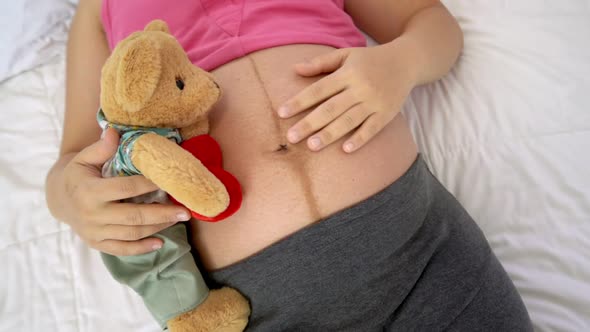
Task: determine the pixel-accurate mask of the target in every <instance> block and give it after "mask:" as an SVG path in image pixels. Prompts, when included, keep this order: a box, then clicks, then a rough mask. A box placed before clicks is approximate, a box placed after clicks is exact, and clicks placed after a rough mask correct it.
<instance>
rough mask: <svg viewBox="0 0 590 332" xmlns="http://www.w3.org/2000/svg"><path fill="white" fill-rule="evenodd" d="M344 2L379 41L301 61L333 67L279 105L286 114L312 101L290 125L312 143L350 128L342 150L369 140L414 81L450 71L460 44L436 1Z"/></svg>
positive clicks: (291, 133)
mask: <svg viewBox="0 0 590 332" xmlns="http://www.w3.org/2000/svg"><path fill="white" fill-rule="evenodd" d="M345 9H346V10H347V11H348V13H349V14H350V15H351V17H352V18H353V20H354V21H355V23H356V24H357V25H358V26H359V27H360V28H361V29H363V30H364V31H365V32H367V33H368V34H369V35H370V36H372V37H373V38H374V39H375V40H376V41H378V42H380V43H381V45H379V46H376V47H366V48H365V47H356V48H343V49H339V50H335V51H332V52H329V53H326V54H324V55H320V56H318V57H316V58H314V59H311V60H310V61H307V62H305V63H301V64H298V65H297V66H296V68H295V70H296V71H297V73H298V74H299V75H302V76H316V75H321V74H327V73H330V75H328V76H326V77H324V78H322V79H320V80H318V81H317V82H315V83H314V84H312V85H310V86H308V87H306V88H305V89H303V90H302V91H301V92H300V93H299V94H297V95H296V96H294V97H293V98H291V99H289V100H288V101H287V102H285V104H283V106H282V107H280V108H279V109H278V113H279V116H281V117H283V118H288V117H291V116H293V115H295V114H298V113H300V112H302V111H304V110H307V109H309V108H312V107H315V109H314V110H313V111H312V112H310V113H309V114H307V115H306V116H305V117H304V118H303V119H301V120H299V121H298V122H297V123H296V124H295V125H293V127H291V128H290V129H289V130H288V132H287V139H288V140H289V142H291V143H293V144H295V143H298V142H300V141H302V140H304V139H306V140H307V145H308V147H309V148H310V149H311V150H313V151H319V150H321V149H322V148H324V147H325V146H327V145H329V144H332V143H333V142H335V141H337V140H339V139H340V138H342V137H344V136H345V135H347V134H349V133H351V134H352V135H350V137H349V138H347V139H346V140H345V142H344V143H343V144H342V149H343V150H344V151H345V152H349V153H350V152H353V151H356V150H357V149H359V148H360V147H362V146H363V145H365V144H366V143H367V142H368V141H369V140H371V139H372V138H373V137H374V136H375V135H376V134H377V133H378V132H379V131H381V129H383V128H384V127H385V126H386V125H387V124H388V123H390V122H391V120H393V118H395V117H396V116H397V114H398V113H399V111H400V110H401V108H402V105H403V104H404V101H405V99H406V97H407V96H408V94H409V93H410V91H411V90H412V89H413V88H414V87H415V86H416V85H420V84H423V83H426V82H431V81H434V80H436V79H438V78H440V77H441V76H442V75H444V74H445V73H447V72H448V71H449V69H450V68H451V67H452V65H453V64H454V63H455V61H456V60H457V57H458V55H459V52H460V51H461V48H462V46H463V35H462V32H461V29H460V28H459V25H458V24H457V22H456V21H455V19H454V18H453V16H451V14H450V13H449V12H448V11H447V10H446V8H445V7H444V6H443V5H442V4H441V3H440V2H439V1H433V0H365V1H358V0H356V1H352V0H349V1H347V2H346V3H345ZM316 105H317V106H316Z"/></svg>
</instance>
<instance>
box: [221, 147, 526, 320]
mask: <svg viewBox="0 0 590 332" xmlns="http://www.w3.org/2000/svg"><path fill="white" fill-rule="evenodd" d="M209 278H210V280H209V282H210V283H212V284H213V285H215V284H225V285H229V286H232V287H235V288H236V289H238V290H240V291H241V292H242V293H243V294H244V295H245V296H246V297H248V299H249V300H250V303H251V306H252V315H251V317H250V323H249V325H248V331H273V332H276V331H363V332H364V331H442V330H447V331H532V326H531V322H530V319H529V316H528V313H527V311H526V309H525V307H524V304H523V302H522V300H521V298H520V296H519V294H518V293H517V291H516V289H515V288H514V285H513V284H512V281H511V280H510V279H509V277H508V275H507V274H506V272H505V271H504V269H503V268H502V265H500V263H499V261H498V259H497V258H496V256H495V255H494V254H493V253H492V251H491V250H490V247H489V245H488V243H487V241H486V239H485V238H484V236H483V234H482V232H481V230H480V229H479V228H478V226H477V225H476V224H475V222H474V221H473V219H472V218H471V217H470V216H469V215H468V214H467V212H466V211H465V210H464V209H463V208H462V207H461V205H460V204H459V203H458V202H457V200H456V199H455V198H454V197H453V196H452V195H451V194H450V193H449V192H448V191H447V190H445V188H443V186H442V185H441V184H440V183H439V182H438V181H437V180H436V179H435V178H434V177H433V176H432V174H431V173H430V172H429V170H428V169H427V167H426V165H425V164H424V162H423V161H422V160H421V159H420V158H418V159H417V160H416V162H414V164H413V165H412V167H411V168H410V169H409V170H408V172H406V174H404V175H403V176H402V177H401V178H400V179H399V180H397V181H396V182H394V183H393V184H391V185H390V186H388V187H387V188H385V189H384V190H383V191H381V192H379V193H377V194H376V195H374V196H372V197H370V198H368V199H367V200H365V201H362V202H360V203H358V204H356V205H354V206H352V207H350V208H347V209H345V210H343V211H340V212H338V213H336V214H335V215H333V216H330V217H328V218H326V219H324V220H323V221H321V222H318V223H315V224H313V225H310V226H308V227H306V228H304V229H302V230H300V231H298V232H296V233H295V234H293V235H290V236H288V237H287V238H285V239H283V240H281V241H279V242H277V243H275V244H273V245H271V246H270V247H268V248H266V249H264V250H263V251H261V252H260V253H258V254H256V255H254V256H252V257H249V258H247V259H245V260H243V261H241V262H238V263H236V264H234V265H231V266H229V267H227V268H223V269H221V270H217V271H214V272H212V273H210V274H209Z"/></svg>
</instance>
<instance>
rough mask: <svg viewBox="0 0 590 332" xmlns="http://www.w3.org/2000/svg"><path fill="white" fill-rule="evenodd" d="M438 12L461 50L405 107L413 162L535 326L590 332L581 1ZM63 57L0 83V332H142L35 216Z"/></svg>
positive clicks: (587, 117) (475, 2) (454, 4)
mask: <svg viewBox="0 0 590 332" xmlns="http://www.w3.org/2000/svg"><path fill="white" fill-rule="evenodd" d="M446 4H447V6H448V7H449V8H450V9H451V11H452V12H453V13H454V14H455V15H456V16H457V17H458V19H459V22H460V23H461V25H462V27H463V29H464V32H465V50H464V52H463V55H462V56H461V59H460V61H459V63H458V65H457V67H456V68H455V69H454V70H453V71H452V73H451V74H449V75H448V76H447V77H445V78H444V79H443V80H441V81H440V82H437V83H435V84H431V85H428V86H424V87H421V88H418V89H416V90H415V91H414V92H413V93H412V95H411V97H410V99H409V100H408V102H407V105H406V107H405V110H404V113H405V114H406V115H407V116H408V118H409V121H410V123H411V125H412V129H413V132H414V134H415V137H416V140H417V142H418V144H419V146H420V150H421V151H422V153H423V154H424V156H425V158H426V160H427V162H428V164H429V166H430V167H431V169H432V170H433V172H434V173H435V175H437V177H438V178H439V179H440V180H441V181H442V182H443V183H444V184H445V185H446V186H447V188H449V190H450V191H451V192H453V193H454V194H455V195H456V196H457V197H458V199H459V200H460V201H461V202H462V203H463V205H464V206H465V207H466V209H467V210H468V211H469V212H470V213H471V214H472V216H473V217H474V218H475V219H476V220H477V221H478V223H479V224H480V226H481V227H482V229H483V230H484V232H485V234H486V236H487V237H488V239H489V241H490V243H491V244H492V247H493V249H494V251H495V253H496V254H497V255H498V257H499V258H500V260H501V262H502V263H503V265H504V267H505V268H506V270H507V271H508V273H509V274H510V276H511V277H512V278H513V280H514V282H515V284H516V286H517V287H518V289H519V291H520V292H521V294H522V296H523V298H524V301H525V304H526V306H527V308H528V310H529V312H530V314H531V317H532V319H533V322H534V325H535V328H536V329H537V330H538V331H589V330H590V283H589V281H590V155H589V153H590V1H585V0H569V1H543V2H542V3H541V2H540V1H538V0H519V1H493V2H490V1H484V0H470V1H461V2H459V1H450V0H449V1H446ZM62 37H64V36H62ZM60 38H61V37H60ZM56 40H59V38H58V39H56ZM62 40H63V39H62ZM63 46H64V45H63V43H60V42H56V43H49V45H48V46H47V47H51V48H53V50H52V51H56V52H57V53H59V54H62V56H60V57H58V58H56V59H51V60H48V61H49V63H48V64H45V65H43V66H41V67H37V68H35V69H33V70H29V71H26V72H24V73H22V74H19V75H17V76H15V77H13V78H11V79H9V80H7V81H5V82H3V83H1V84H0V110H1V111H0V195H2V199H0V211H2V212H3V217H2V218H1V219H0V227H1V228H2V231H1V232H0V262H2V263H1V264H0V275H1V276H2V278H0V280H1V281H0V331H27V332H28V331H61V332H70V331H77V332H94V331H97V332H98V331H112V332H117V331H157V330H158V328H157V326H156V325H155V324H154V323H153V322H152V320H151V318H150V317H149V315H148V313H147V311H146V310H145V309H144V307H143V305H142V304H141V302H140V301H139V299H138V298H137V297H136V296H135V295H134V294H133V293H132V292H130V291H129V290H127V289H126V288H124V287H122V286H119V285H118V284H117V283H116V282H114V281H113V280H111V278H110V276H108V274H107V273H106V271H105V270H104V269H103V267H102V264H101V262H100V259H99V257H98V255H97V253H96V252H94V251H91V250H89V249H88V248H87V247H86V246H85V245H84V244H83V243H82V242H81V241H80V240H79V239H78V238H77V237H76V236H75V235H74V234H73V233H72V231H71V230H69V228H68V227H67V226H64V225H63V224H59V223H57V222H56V221H55V220H54V219H53V218H52V217H51V216H50V214H49V212H48V211H47V208H46V207H45V200H44V193H43V183H44V177H45V174H46V172H47V170H48V168H49V167H50V166H51V164H52V163H53V162H54V160H55V158H56V156H57V151H58V145H59V140H60V135H61V130H62V123H61V120H62V115H63V95H64V87H63V86H64V69H63Z"/></svg>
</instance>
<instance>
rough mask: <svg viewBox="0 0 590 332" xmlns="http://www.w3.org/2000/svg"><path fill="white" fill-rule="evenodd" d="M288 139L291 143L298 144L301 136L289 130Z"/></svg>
mask: <svg viewBox="0 0 590 332" xmlns="http://www.w3.org/2000/svg"><path fill="white" fill-rule="evenodd" d="M287 139H288V140H289V142H291V143H297V142H298V141H299V134H298V133H297V132H296V131H295V130H289V131H288V132H287Z"/></svg>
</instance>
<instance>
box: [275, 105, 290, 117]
mask: <svg viewBox="0 0 590 332" xmlns="http://www.w3.org/2000/svg"><path fill="white" fill-rule="evenodd" d="M277 112H278V113H279V116H280V117H281V118H285V117H287V116H289V108H288V107H287V106H281V107H280V108H279V110H278V111H277Z"/></svg>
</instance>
